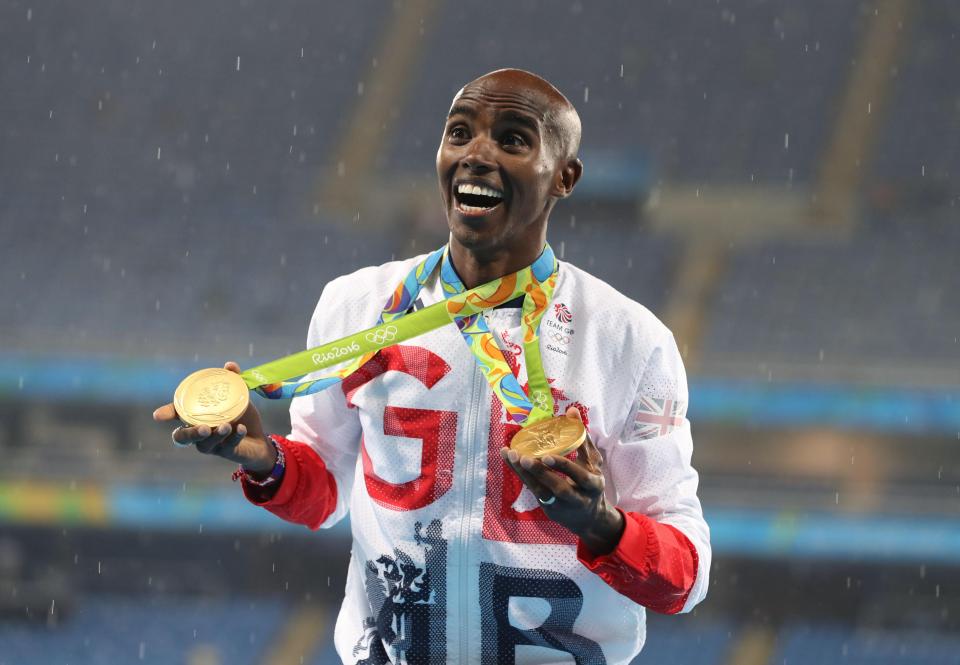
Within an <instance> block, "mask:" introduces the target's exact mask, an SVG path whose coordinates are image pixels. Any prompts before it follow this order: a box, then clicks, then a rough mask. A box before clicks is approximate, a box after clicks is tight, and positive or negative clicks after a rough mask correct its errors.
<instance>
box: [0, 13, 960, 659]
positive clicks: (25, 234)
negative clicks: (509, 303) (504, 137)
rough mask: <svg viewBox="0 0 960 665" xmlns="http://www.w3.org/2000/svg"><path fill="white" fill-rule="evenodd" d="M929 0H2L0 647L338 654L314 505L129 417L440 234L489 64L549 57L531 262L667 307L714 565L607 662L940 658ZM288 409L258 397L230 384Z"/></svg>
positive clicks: (954, 459) (948, 378)
mask: <svg viewBox="0 0 960 665" xmlns="http://www.w3.org/2000/svg"><path fill="white" fill-rule="evenodd" d="M958 32H960V5H958V4H957V3H956V2H954V1H953V0H875V1H866V0H865V1H854V0H806V1H805V2H796V1H791V0H694V1H693V2H671V1H669V0H651V1H649V2H643V3H632V2H597V3H589V2H585V1H577V0H574V1H569V0H564V1H561V2H538V1H536V0H519V1H515V2H494V1H491V2H486V3H471V4H467V3H458V2H453V1H451V0H447V1H443V0H405V1H399V0H397V1H395V2H392V3H389V2H378V1H375V0H355V1H354V2H349V3H347V2H344V3H325V2H306V1H301V0H295V1H291V2H283V3H277V2H266V1H265V0H241V1H239V2H235V1H227V0H206V1H205V2H201V3H194V2H187V1H185V0H172V1H170V2H164V3H149V2H143V1H138V0H134V1H128V0H124V1H122V2H121V1H119V0H86V1H85V2H83V3H71V2H64V1H61V0H47V1H45V2H35V1H32V0H25V1H21V0H0V246H2V248H3V260H2V262H0V283H2V284H3V286H2V289H0V340H2V344H0V459H2V462H3V463H2V464H0V664H4V665H20V664H23V663H27V664H33V663H61V662H67V663H70V664H71V665H73V664H79V665H84V664H89V663H133V662H146V663H186V664H189V665H220V664H223V665H226V664H230V665H247V664H249V665H266V664H273V663H303V664H306V665H320V664H326V663H332V662H336V660H335V654H334V653H333V650H332V647H331V643H330V642H331V635H332V630H333V622H334V619H335V617H336V612H337V608H338V605H339V601H340V599H341V598H342V593H343V585H344V578H345V571H346V564H347V557H348V548H349V540H348V538H349V531H348V529H347V527H346V526H345V525H343V526H338V527H337V528H335V529H334V530H332V532H322V533H311V532H309V531H308V530H306V529H304V528H301V527H293V526H290V525H286V524H284V523H282V522H281V521H279V520H277V519H276V518H274V517H272V516H271V515H269V514H268V513H266V512H265V511H261V510H259V509H256V508H254V507H252V506H249V505H247V504H246V502H245V501H244V500H243V499H242V497H241V495H240V492H239V488H237V487H236V486H234V485H233V484H232V483H231V482H230V472H231V471H232V468H231V467H230V466H229V465H228V464H227V463H225V462H222V461H220V460H215V459H209V458H204V457H200V456H198V455H196V454H195V453H193V452H192V451H184V450H179V449H174V447H173V446H172V445H171V443H170V438H169V428H166V427H160V426H158V425H156V424H154V423H153V422H152V421H151V419H150V413H151V411H152V409H153V408H154V407H155V406H157V405H159V404H161V403H164V402H166V401H168V400H169V398H170V395H171V394H172V391H173V388H174V387H175V386H176V384H177V383H178V381H179V380H180V379H181V378H182V377H183V376H185V375H186V374H187V373H189V372H190V371H192V370H193V369H196V368H199V367H206V366H216V365H220V364H222V363H223V362H224V361H225V360H228V359H235V360H237V361H239V362H240V363H241V364H242V365H244V366H251V365H253V364H255V363H258V362H262V361H266V360H268V359H272V358H276V357H279V356H282V355H285V354H287V353H290V352H293V351H296V350H300V349H302V348H303V344H304V339H305V334H306V328H307V323H308V321H309V317H310V315H311V313H312V311H313V307H314V305H315V303H316V299H317V297H318V295H319V293H320V290H321V288H322V286H323V285H324V284H325V283H326V282H327V281H328V280H329V279H331V278H333V277H335V276H337V275H339V274H343V273H345V272H348V271H352V270H354V269H356V268H358V267H361V266H364V265H369V264H376V263H381V262H384V261H387V260H390V259H393V258H401V257H407V256H412V255H414V254H419V253H421V252H423V251H426V250H428V249H430V248H433V247H435V246H438V245H439V244H441V243H442V242H444V240H445V238H446V232H445V229H446V226H445V221H444V218H443V214H442V209H441V206H440V201H439V196H438V192H437V185H436V182H435V180H436V175H435V171H434V166H433V162H434V156H435V153H436V146H437V144H438V142H439V138H440V134H441V131H442V125H443V121H444V117H445V114H446V111H447V109H448V106H449V102H450V100H451V98H452V96H453V94H454V93H455V92H456V91H457V90H458V89H459V87H460V86H461V85H463V84H464V83H465V82H467V81H469V80H471V79H472V78H474V77H476V76H478V75H480V74H482V73H485V72H487V71H489V70H492V69H494V68H498V67H503V66H512V67H521V68H526V69H530V70H532V71H535V72H537V73H539V74H541V75H543V76H545V77H546V78H547V79H549V80H550V81H552V82H553V83H554V84H556V85H557V86H558V87H559V88H560V89H561V90H562V91H563V92H564V93H565V94H566V95H567V96H568V97H569V98H570V99H571V101H572V102H573V103H574V104H575V105H576V106H577V108H578V110H579V112H580V114H581V117H582V119H583V149H582V158H583V161H584V163H585V166H586V169H585V176H584V178H583V180H582V182H581V184H580V185H579V186H578V187H577V191H576V194H575V195H574V196H573V198H572V199H569V200H567V201H564V202H563V203H561V204H560V205H559V206H558V207H557V208H556V210H555V211H554V214H553V216H552V219H551V222H550V238H551V242H552V244H553V246H554V248H555V249H556V250H557V251H558V254H559V255H560V256H561V257H562V258H564V259H566V260H567V261H570V262H572V263H574V264H577V265H579V266H580V267H582V268H585V269H587V270H588V271H590V272H592V273H594V274H596V275H598V276H599V277H601V278H603V279H605V280H607V281H608V282H610V283H611V284H613V285H614V286H615V287H617V288H618V289H619V290H621V291H622V292H624V293H625V294H627V295H628V296H630V297H631V298H633V299H635V300H638V301H639V302H641V303H644V304H645V305H646V306H647V307H649V308H650V309H651V310H653V311H654V312H655V313H656V314H657V315H658V316H659V317H660V318H661V319H663V320H664V321H665V322H666V323H667V324H668V325H669V326H670V327H671V328H672V329H673V330H674V332H675V334H676V336H677V339H678V341H679V343H680V346H681V350H682V352H683V354H684V357H685V360H686V364H687V368H688V373H689V376H690V386H691V406H690V412H689V415H690V418H691V420H692V422H693V426H694V440H695V445H696V448H695V456H694V463H695V465H696V466H697V467H698V469H699V471H700V473H701V498H702V501H703V505H704V508H705V513H706V516H707V519H708V521H709V523H710V525H711V527H712V530H713V545H714V550H715V559H714V565H713V576H712V580H711V591H710V594H709V596H708V598H707V600H706V601H705V602H704V603H703V604H702V605H701V606H700V607H699V608H698V609H697V610H696V611H695V612H694V613H692V614H691V615H685V616H678V617H660V616H653V615H651V616H650V618H649V624H650V627H649V633H648V643H647V647H646V648H645V650H644V652H643V653H642V654H641V656H640V657H639V658H638V659H637V661H636V662H637V663H641V664H642V663H666V662H669V663H677V664H681V665H682V664H686V663H690V664H697V665H792V664H794V663H853V664H858V663H871V664H872V663H909V664H911V665H917V664H919V665H932V664H934V663H960V633H958V628H960V626H958V612H960V523H958V517H960V455H958V450H960V441H958V440H960V341H958V339H960V270H958V268H957V256H958V254H960V225H958V220H957V211H958V205H957V201H958V189H960V86H958V79H957V76H956V72H955V69H956V66H957V63H958V62H960V44H958V39H960V38H958ZM261 406H262V407H263V409H264V411H265V414H266V418H267V420H268V423H269V425H270V428H271V429H272V430H273V431H278V432H286V431H287V429H286V428H287V427H288V420H287V415H286V407H287V405H286V404H283V403H279V404H263V403H262V401H261Z"/></svg>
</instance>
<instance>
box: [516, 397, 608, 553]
mask: <svg viewBox="0 0 960 665" xmlns="http://www.w3.org/2000/svg"><path fill="white" fill-rule="evenodd" d="M565 417H567V418H581V416H580V411H578V410H577V409H575V408H574V407H570V408H568V409H567V413H566V416H565ZM581 419H582V418H581ZM500 456H501V457H502V458H503V461H505V462H506V463H507V464H508V465H509V466H510V468H511V469H513V470H514V472H515V473H516V474H517V475H518V476H519V477H520V480H522V481H523V484H524V485H526V486H527V488H528V489H529V490H530V491H531V492H533V495H534V496H535V497H537V499H538V500H539V501H540V506H541V508H543V511H544V512H545V513H546V514H547V517H549V518H550V519H552V520H553V521H555V522H559V523H560V524H562V525H563V526H565V527H566V528H568V529H570V531H572V532H573V533H575V534H576V535H577V536H579V538H580V540H581V541H582V542H583V544H584V545H585V546H586V547H587V548H588V549H589V550H590V551H591V552H593V553H594V554H596V555H601V554H609V553H610V552H612V551H613V550H614V549H615V548H616V546H617V544H618V543H619V542H620V536H621V535H622V534H623V528H624V520H623V515H621V514H620V512H619V511H618V510H616V509H615V508H613V507H612V506H610V505H609V504H608V503H607V500H606V498H605V496H604V494H603V488H604V479H603V473H602V471H601V468H602V465H603V458H602V457H601V456H600V451H599V450H597V447H596V446H595V445H594V444H593V441H591V440H590V435H589V434H587V438H586V440H585V441H584V442H583V445H581V446H580V448H579V449H577V459H576V460H571V459H568V458H566V457H559V456H556V455H545V456H544V457H542V458H540V459H536V458H534V457H531V456H529V455H519V454H517V452H516V451H515V450H510V449H509V448H501V449H500ZM551 497H553V499H554V500H553V501H551Z"/></svg>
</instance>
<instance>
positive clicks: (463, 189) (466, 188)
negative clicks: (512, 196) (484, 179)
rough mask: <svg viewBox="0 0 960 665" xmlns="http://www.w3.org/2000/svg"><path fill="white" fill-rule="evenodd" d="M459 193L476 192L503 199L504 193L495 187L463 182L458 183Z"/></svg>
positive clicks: (479, 194)
mask: <svg viewBox="0 0 960 665" xmlns="http://www.w3.org/2000/svg"><path fill="white" fill-rule="evenodd" d="M457 193H458V194H476V195H478V196H489V197H491V198H494V199H502V198H503V194H501V193H500V192H498V191H497V190H495V189H490V188H489V187H483V186H481V185H470V184H462V185H457Z"/></svg>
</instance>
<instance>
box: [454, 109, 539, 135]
mask: <svg viewBox="0 0 960 665" xmlns="http://www.w3.org/2000/svg"><path fill="white" fill-rule="evenodd" d="M455 115H465V116H467V117H469V118H476V117H477V110H476V109H475V108H473V107H472V106H464V105H456V106H454V107H453V108H451V109H450V113H448V114H447V119H450V118H452V117H453V116H455ZM497 119H498V120H505V121H507V122H515V123H517V124H519V125H523V126H524V127H526V128H528V129H529V130H530V131H532V132H535V133H539V132H540V123H539V122H537V119H536V118H535V117H534V116H532V115H529V114H527V113H522V112H520V111H512V110H507V111H501V112H500V113H499V115H498V118H497Z"/></svg>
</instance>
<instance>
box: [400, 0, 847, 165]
mask: <svg viewBox="0 0 960 665" xmlns="http://www.w3.org/2000/svg"><path fill="white" fill-rule="evenodd" d="M858 17H859V8H858V6H857V4H856V3H843V2H831V1H830V0H816V1H815V2H805V3H802V4H798V3H795V2H789V0H771V1H768V2H756V1H755V0H734V1H732V2H731V1H726V2H724V3H722V4H720V5H717V4H710V5H704V6H701V7H698V8H697V9H691V8H690V7H687V6H686V5H684V4H682V3H664V2H657V3H640V4H637V3H631V2H626V1H622V2H618V3H614V4H613V6H611V5H609V4H607V5H604V6H603V7H602V8H601V7H598V6H596V5H592V4H591V3H580V2H575V3H567V4H565V5H563V6H562V7H557V6H556V5H554V4H552V3H547V2H539V1H537V0H526V1H525V2H520V3H517V2H499V3H496V2H495V3H493V6H491V3H487V4H485V6H484V13H483V23H484V29H483V30H481V31H477V30H474V29H473V27H472V26H473V25H474V23H475V22H476V20H477V15H476V12H475V9H474V8H473V7H471V6H469V5H463V4H460V3H453V2H451V3H445V5H444V6H443V8H442V11H441V15H440V16H439V17H438V18H437V19H436V25H435V26H434V27H433V29H432V30H431V31H430V32H429V33H428V42H427V44H426V49H425V50H426V52H425V54H424V55H423V58H422V59H423V62H424V66H423V67H422V68H421V69H420V72H419V75H418V77H417V80H416V81H415V83H414V84H412V86H411V89H410V91H409V93H408V95H407V98H408V103H407V106H406V108H405V109H404V110H403V111H402V112H401V113H400V114H399V115H398V116H397V118H396V119H395V120H394V121H393V124H392V126H391V127H392V129H393V130H394V131H391V132H389V133H390V134H392V135H393V136H394V137H395V140H394V142H393V146H392V148H391V149H390V151H389V154H388V155H387V156H386V157H385V160H384V163H385V164H386V165H388V166H389V167H392V168H395V167H397V166H400V165H402V166H404V167H405V168H410V167H411V166H414V167H416V166H418V165H420V164H423V165H424V166H423V167H422V168H424V169H429V165H431V164H433V161H434V155H435V153H436V148H437V145H438V143H439V140H440V136H441V130H442V126H443V122H444V117H445V114H446V110H447V109H448V108H449V105H450V100H451V98H452V97H453V95H454V94H455V93H456V91H457V90H458V88H459V87H460V86H461V85H463V84H464V83H466V82H467V80H469V79H470V78H472V77H474V76H478V75H480V74H482V73H484V72H486V71H490V70H493V69H496V68H499V67H520V68H525V69H531V70H533V71H535V72H537V73H539V74H541V75H543V76H545V77H546V78H548V79H549V80H550V81H552V82H553V83H555V84H556V85H557V87H558V88H559V89H560V90H562V91H563V92H564V93H566V94H567V96H568V97H569V98H570V100H571V101H572V102H573V103H574V105H575V106H576V107H577V109H578V110H579V112H580V114H581V117H582V119H583V124H584V138H583V146H584V149H585V150H586V151H611V152H614V153H617V154H621V155H625V156H626V157H628V158H632V159H634V160H640V161H641V162H652V163H653V165H654V169H655V170H656V175H657V176H658V177H660V178H664V179H668V180H682V181H687V182H691V181H692V182H702V181H705V180H706V181H713V182H734V183H741V184H743V183H749V182H753V181H758V182H772V183H789V182H807V181H809V180H811V179H812V178H813V176H814V175H815V171H816V166H817V163H816V161H817V159H818V157H819V153H820V152H821V151H822V149H823V147H824V145H825V142H826V140H827V139H828V132H829V128H830V122H831V120H832V117H833V112H834V108H835V105H836V101H837V97H838V96H839V95H840V94H841V91H842V86H843V85H844V83H845V75H846V72H847V67H846V64H847V63H848V62H849V61H850V59H851V58H852V57H853V54H854V48H855V45H856V43H857V40H856V37H857V35H858V33H859V30H860V22H859V20H858ZM547 18H549V20H546V21H545V20H544V19H547ZM454 55H455V56H456V59H457V63H458V66H457V67H449V66H440V65H441V64H442V63H447V62H448V61H449V59H450V58H451V57H453V56H454ZM787 134H789V139H785V135H787ZM590 177H591V171H590V168H589V164H588V168H587V170H586V175H585V178H587V179H589V178H590Z"/></svg>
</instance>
